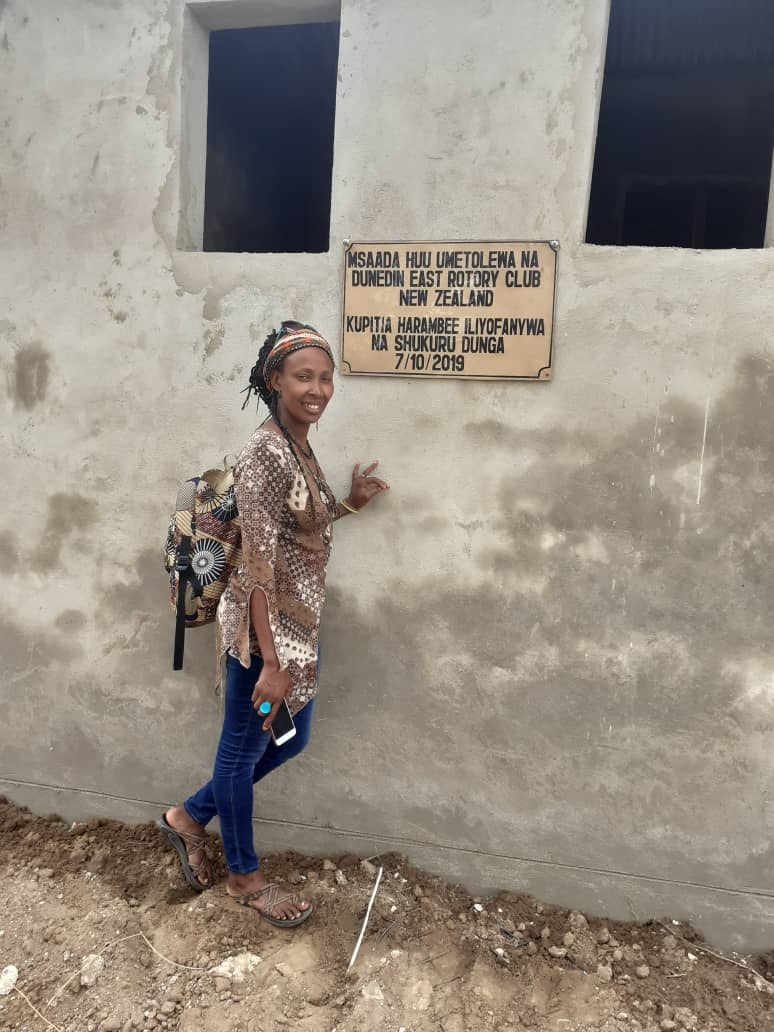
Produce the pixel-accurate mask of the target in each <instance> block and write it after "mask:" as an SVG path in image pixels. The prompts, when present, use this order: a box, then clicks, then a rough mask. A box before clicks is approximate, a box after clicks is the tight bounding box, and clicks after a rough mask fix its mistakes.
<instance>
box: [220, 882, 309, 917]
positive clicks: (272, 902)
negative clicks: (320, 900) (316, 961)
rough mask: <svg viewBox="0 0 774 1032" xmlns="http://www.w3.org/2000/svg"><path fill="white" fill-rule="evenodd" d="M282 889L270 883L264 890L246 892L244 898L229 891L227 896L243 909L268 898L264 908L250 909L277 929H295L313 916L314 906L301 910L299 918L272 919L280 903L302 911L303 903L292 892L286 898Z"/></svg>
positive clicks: (274, 883)
mask: <svg viewBox="0 0 774 1032" xmlns="http://www.w3.org/2000/svg"><path fill="white" fill-rule="evenodd" d="M281 893H282V889H281V888H280V886H279V885H277V883H276V882H269V884H268V885H264V887H263V888H262V889H255V890H254V891H253V892H246V893H245V894H244V896H234V895H232V894H231V893H230V892H229V891H228V889H226V895H227V896H228V897H229V899H233V900H234V901H235V902H236V903H239V904H240V905H241V906H243V907H250V904H251V903H253V902H254V901H255V900H258V899H261V897H262V896H266V902H265V905H264V906H262V907H250V909H251V910H255V911H256V913H258V914H260V916H261V917H262V918H263V919H264V921H268V922H269V924H270V925H274V927H275V928H295V927H296V926H297V925H300V924H303V923H304V921H306V920H307V919H308V918H310V917H311V916H312V911H313V910H314V906H313V904H311V903H308V904H307V908H306V910H301V913H300V914H299V915H298V917H272V915H271V912H272V910H274V908H275V907H277V906H279V905H280V903H292V904H293V906H294V907H298V908H299V910H300V909H301V903H302V902H303V901H302V900H300V899H299V898H298V896H296V895H294V894H293V893H292V892H288V893H286V894H285V895H284V896H283V895H281Z"/></svg>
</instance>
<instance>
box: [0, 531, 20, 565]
mask: <svg viewBox="0 0 774 1032" xmlns="http://www.w3.org/2000/svg"><path fill="white" fill-rule="evenodd" d="M21 563H22V552H21V547H20V545H19V539H18V538H17V536H16V534H14V532H13V531H12V530H10V529H6V530H5V531H4V532H3V534H2V536H0V570H3V571H5V573H15V572H16V571H17V570H18V569H19V568H20V567H21Z"/></svg>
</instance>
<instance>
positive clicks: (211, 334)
mask: <svg viewBox="0 0 774 1032" xmlns="http://www.w3.org/2000/svg"><path fill="white" fill-rule="evenodd" d="M225 332H226V331H225V328H224V327H223V326H216V327H214V328H212V329H207V330H205V331H204V337H203V340H204V354H205V356H206V357H207V358H209V357H210V356H211V355H214V354H215V352H216V351H217V350H218V349H219V348H221V347H222V345H223V338H224V336H225Z"/></svg>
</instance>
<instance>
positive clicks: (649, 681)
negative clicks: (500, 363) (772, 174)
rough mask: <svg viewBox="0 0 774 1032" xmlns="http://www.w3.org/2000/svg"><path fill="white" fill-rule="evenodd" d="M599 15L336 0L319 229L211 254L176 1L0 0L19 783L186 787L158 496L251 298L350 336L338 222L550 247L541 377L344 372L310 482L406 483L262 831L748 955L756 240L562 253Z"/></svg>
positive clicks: (772, 280) (388, 514)
mask: <svg viewBox="0 0 774 1032" xmlns="http://www.w3.org/2000/svg"><path fill="white" fill-rule="evenodd" d="M207 6H208V7H209V8H213V7H215V6H217V4H216V3H210V4H208V5H207ZM241 6H242V7H246V6H247V4H246V3H243V4H242V5H241ZM273 6H274V7H276V6H278V5H277V4H274V5H273ZM280 6H281V5H280ZM287 6H290V5H289V4H288V5H287ZM606 22H607V10H606V3H605V2H604V0H586V2H582V0H576V2H570V0H443V2H441V0H344V3H343V12H342V26H341V28H342V33H341V54H340V87H339V98H338V106H337V118H336V154H335V163H334V197H333V224H332V245H331V250H330V253H329V254H322V255H269V254H263V255H221V254H203V253H196V252H192V251H183V250H178V249H177V241H178V233H179V231H180V217H179V215H180V206H181V189H180V181H181V168H180V155H181V144H180V124H181V98H180V81H181V76H182V69H183V56H182V53H181V39H182V36H183V4H182V3H181V0H170V2H162V0H137V2H135V3H131V4H129V3H123V2H115V0H78V2H73V3H71V4H68V5H64V6H63V5H61V4H58V3H55V2H53V0H51V2H48V0H47V2H45V3H38V4H33V5H30V4H26V3H22V2H21V0H2V2H0V44H1V47H0V62H2V64H1V67H2V106H3V113H2V120H1V125H0V144H1V147H0V152H1V153H2V154H3V171H2V184H1V185H0V216H1V217H2V226H1V227H0V228H1V235H0V240H1V241H2V249H3V255H2V258H3V261H2V270H1V272H0V275H1V276H2V311H1V312H0V316H1V319H0V331H1V332H2V343H1V345H0V348H1V350H0V357H1V361H2V365H3V370H4V383H5V384H6V385H7V389H6V391H5V392H4V394H3V397H2V399H0V405H2V427H3V434H4V456H5V461H4V481H5V482H4V492H5V498H6V505H5V513H6V519H5V527H4V530H3V533H2V535H0V550H1V554H2V570H3V572H4V583H3V595H4V601H5V605H4V615H3V617H2V623H3V632H2V634H3V638H2V654H3V659H4V664H3V677H2V682H1V684H2V688H1V689H0V690H1V691H2V699H3V702H2V708H3V718H4V719H3V722H2V727H0V787H2V790H3V791H6V792H7V793H8V794H9V795H10V796H11V797H12V798H13V799H15V800H18V801H19V802H23V803H27V804H29V805H31V806H33V807H34V808H35V809H36V810H39V811H52V810H55V811H58V812H60V813H62V814H63V815H66V816H68V817H79V816H84V815H86V814H94V813H99V814H109V815H112V816H115V817H119V818H126V819H140V818H142V819H146V818H148V817H150V816H152V815H153V814H154V813H156V812H157V811H158V809H159V807H160V806H161V805H162V804H163V803H165V802H167V801H172V800H177V799H179V798H180V797H181V796H183V795H184V794H186V793H187V792H189V791H190V790H191V789H192V788H193V787H195V786H196V785H197V783H198V782H199V781H201V780H203V779H204V778H206V776H207V774H208V768H209V764H210V762H211V756H212V751H213V748H214V744H215V741H216V737H217V732H218V719H219V703H218V701H217V700H216V698H215V697H214V695H213V690H212V681H213V678H212V670H213V665H212V652H211V649H212V643H211V634H210V631H209V630H203V631H201V632H200V633H199V634H198V635H196V637H195V640H193V641H192V642H191V644H190V645H189V653H188V662H187V667H186V671H185V673H183V674H178V675H173V674H172V672H171V669H170V667H171V662H170V657H171V618H170V616H169V614H168V613H167V611H166V608H165V601H166V595H165V592H166V588H165V577H164V573H163V571H162V569H161V564H160V553H161V542H162V539H163V536H164V531H165V526H166V518H167V515H168V511H169V508H170V504H171V501H172V500H173V499H174V496H175V493H176V489H177V486H178V482H179V481H180V480H181V478H183V477H184V476H187V475H189V474H190V473H192V472H195V471H196V470H197V469H199V468H201V466H202V464H203V463H205V464H207V463H209V462H210V461H212V462H216V461H218V459H219V458H220V457H221V456H222V455H224V454H225V453H226V452H233V451H235V450H236V449H238V448H239V446H240V445H241V443H242V442H243V440H244V439H245V438H246V437H247V436H248V434H249V432H250V431H251V429H252V427H253V425H254V422H255V416H254V413H253V412H244V413H243V412H241V411H240V403H241V399H240V395H239V390H240V388H241V387H242V386H243V383H244V382H245V379H246V374H247V370H248V369H249V368H250V366H251V364H252V363H253V361H254V357H255V354H256V350H257V347H258V346H259V343H260V341H261V340H262V339H263V336H264V334H265V332H266V329H267V328H268V327H270V326H272V325H274V324H275V323H276V322H277V320H278V319H280V318H282V317H283V316H288V315H290V316H294V317H298V318H301V319H304V320H308V321H309V322H311V323H313V324H315V325H317V326H319V327H320V328H321V329H322V330H324V331H326V332H327V333H328V334H330V335H331V337H332V339H333V340H335V341H338V334H339V327H340V312H341V284H342V269H343V262H342V247H341V242H342V240H343V239H344V238H347V237H349V238H352V239H361V240H368V239H373V240H393V239H394V240H401V239H409V240H423V239H424V240H446V239H482V240H486V239H497V238H500V239H503V238H505V239H519V238H523V239H530V238H549V237H550V238H553V237H556V238H558V239H559V240H560V241H561V244H562V249H561V253H560V262H559V288H558V308H557V337H556V342H555V344H556V347H555V354H556V364H555V378H554V380H553V382H552V383H550V384H546V383H538V384H526V383H525V384H519V383H502V384H498V383H482V382H454V381H431V382H427V381H411V380H398V379H384V380H378V379H367V378H351V379H347V378H340V379H339V380H338V381H337V396H336V399H335V401H334V404H333V405H332V407H331V409H330V410H329V412H328V413H326V416H325V418H324V420H323V423H322V428H321V431H320V434H319V444H317V438H315V445H316V448H317V451H318V454H319V455H320V458H321V460H322V462H323V465H324V467H325V468H326V470H327V471H328V473H329V476H330V479H331V482H332V484H333V485H334V486H335V487H336V489H337V490H339V491H344V490H345V488H346V485H347V483H348V468H349V467H350V466H351V464H352V463H353V462H355V461H356V460H363V459H368V458H370V457H372V456H374V457H379V458H380V459H381V462H382V467H381V468H382V470H383V472H384V475H385V476H386V477H387V478H388V479H389V480H390V482H391V484H392V491H391V492H390V494H389V496H388V497H386V498H383V499H380V500H379V502H378V504H375V505H374V506H373V509H372V510H371V511H369V512H368V513H367V514H364V515H363V516H362V517H359V518H357V519H354V518H353V519H351V520H350V519H348V520H346V521H345V522H344V523H342V524H341V525H340V526H339V527H337V544H336V548H335V553H334V558H333V561H332V565H331V569H330V580H329V583H330V597H329V604H328V608H327V612H326V618H325V625H324V667H325V669H324V676H323V685H322V697H321V702H320V706H319V720H318V727H317V736H316V739H315V740H314V742H313V746H312V747H311V748H310V750H309V752H308V753H307V754H306V755H305V756H304V757H303V758H301V759H300V760H299V761H298V762H297V763H296V764H295V765H291V767H292V769H290V768H289V769H287V771H283V772H281V773H279V774H278V775H277V776H276V778H275V781H274V784H273V785H272V786H271V791H269V790H268V788H267V790H265V791H262V792H261V793H260V794H259V796H258V798H257V811H256V812H257V817H258V823H257V828H256V831H257V836H258V840H259V842H260V843H261V844H262V845H263V846H264V847H266V848H270V847H275V846H278V845H290V846H295V847H297V848H300V849H303V850H307V851H322V850H326V851H334V852H335V851H338V852H344V851H346V850H351V849H355V850H358V851H360V852H362V853H364V854H372V853H374V852H376V851H377V850H388V849H399V850H402V851H404V852H406V853H407V854H409V855H410V856H411V857H412V858H414V859H415V860H417V861H418V862H420V863H423V864H425V865H426V866H427V867H430V868H432V869H434V870H437V871H440V872H442V873H444V874H446V875H448V876H449V877H451V878H462V879H464V880H465V881H466V882H467V883H468V884H469V885H471V886H476V887H494V886H505V887H508V888H511V889H524V890H527V891H530V892H534V893H536V894H538V895H540V896H542V897H543V898H546V899H550V900H552V901H558V902H563V903H566V904H573V905H577V906H580V907H585V908H587V909H588V910H589V911H596V912H607V913H610V914H612V915H614V916H620V917H628V916H630V915H631V911H632V909H634V911H635V912H636V913H637V914H638V915H640V916H641V917H645V916H648V915H651V914H662V913H667V912H669V913H670V914H672V915H674V916H678V917H682V916H690V917H691V918H693V920H694V921H695V922H696V923H697V924H698V925H699V926H701V927H702V928H703V929H704V930H705V932H706V933H707V934H708V935H710V936H711V937H712V938H713V939H714V940H715V941H717V942H719V943H721V944H723V945H727V946H729V945H730V946H736V947H740V948H741V947H759V946H761V947H762V946H768V947H771V945H772V944H773V943H774V925H773V924H772V919H774V899H773V898H772V881H771V872H772V870H773V869H774V847H773V846H772V825H773V823H774V813H772V805H771V803H770V794H771V793H770V786H771V782H772V776H773V775H774V749H773V748H772V745H773V744H774V655H773V654H772V645H771V640H772V634H771V623H772V610H773V609H774V515H773V509H772V500H773V499H772V496H773V495H774V481H773V480H772V463H773V462H774V424H773V423H772V418H771V413H772V405H773V404H774V359H773V357H772V340H771V332H772V331H771V327H772V325H774V300H773V299H774V291H772V287H774V253H773V252H772V251H741V252H733V251H728V252H715V253H710V252H708V253H701V252H689V251H671V250H668V249H666V250H653V251H649V250H645V249H639V248H629V249H615V248H595V247H591V246H588V245H585V244H584V243H583V242H582V241H583V231H584V223H585V214H586V208H587V201H588V194H589V186H590V174H591V167H592V160H593V148H594V133H595V120H596V112H597V106H598V98H599V91H600V86H601V68H602V65H603V61H604V46H605V32H606ZM192 637H193V636H192Z"/></svg>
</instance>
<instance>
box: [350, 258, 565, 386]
mask: <svg viewBox="0 0 774 1032" xmlns="http://www.w3.org/2000/svg"><path fill="white" fill-rule="evenodd" d="M558 247H559V245H558V243H557V242H556V241H555V240H552V241H547V240H538V241H535V240H530V241H505V242H502V241H493V242H477V243H461V242H459V241H456V242H454V243H440V244H439V243H427V242H425V243H401V244H389V243H387V244H382V243H351V244H350V243H348V244H347V246H346V247H345V251H344V333H343V338H342V369H343V371H344V372H345V373H361V374H371V375H374V374H377V375H390V374H392V375H397V376H452V377H472V378H478V379H489V380H549V379H550V378H551V358H552V341H553V331H554V297H555V292H556V255H557V250H558Z"/></svg>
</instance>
